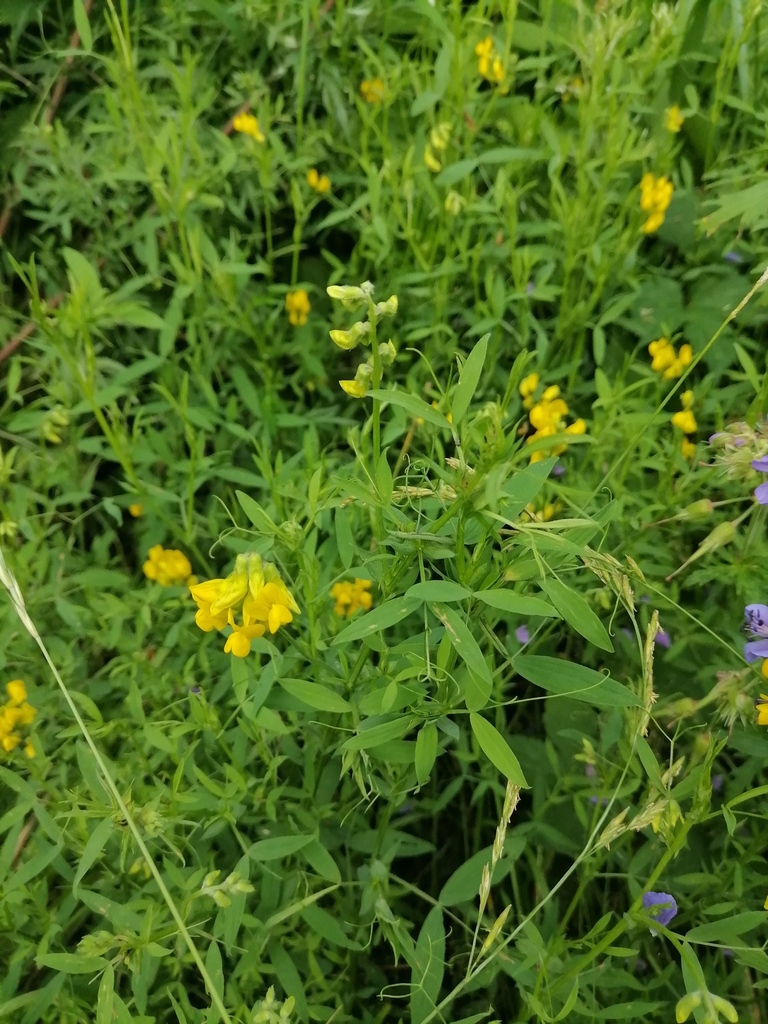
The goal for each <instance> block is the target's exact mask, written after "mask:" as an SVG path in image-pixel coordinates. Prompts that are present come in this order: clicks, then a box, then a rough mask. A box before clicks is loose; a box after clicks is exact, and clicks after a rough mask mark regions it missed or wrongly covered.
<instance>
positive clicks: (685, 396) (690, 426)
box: [672, 391, 698, 458]
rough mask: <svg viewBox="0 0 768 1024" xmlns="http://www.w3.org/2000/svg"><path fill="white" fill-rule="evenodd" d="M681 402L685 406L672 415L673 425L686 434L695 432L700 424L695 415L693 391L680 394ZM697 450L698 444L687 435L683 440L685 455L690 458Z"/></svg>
mask: <svg viewBox="0 0 768 1024" xmlns="http://www.w3.org/2000/svg"><path fill="white" fill-rule="evenodd" d="M680 402H681V403H682V406H683V408H682V409H681V410H680V412H676V413H675V414H674V416H673V417H672V426H673V427H677V429H678V430H682V432H683V433H684V434H695V433H696V430H697V427H698V424H697V423H696V417H695V416H694V415H693V392H692V391H684V392H683V393H682V395H680ZM695 451H696V445H695V444H693V442H692V441H691V440H690V439H689V438H687V437H686V438H685V439H684V440H683V455H685V457H686V458H690V457H691V455H693V453H694V452H695Z"/></svg>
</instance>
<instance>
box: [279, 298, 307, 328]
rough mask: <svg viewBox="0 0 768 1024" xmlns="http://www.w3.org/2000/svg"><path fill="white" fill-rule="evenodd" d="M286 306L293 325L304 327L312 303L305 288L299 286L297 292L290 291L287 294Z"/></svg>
mask: <svg viewBox="0 0 768 1024" xmlns="http://www.w3.org/2000/svg"><path fill="white" fill-rule="evenodd" d="M285 308H286V309H287V310H288V319H289V320H290V322H291V323H292V324H293V326H294V327H303V326H304V324H305V323H306V322H307V317H308V316H309V311H310V309H312V304H311V303H310V301H309V296H308V295H307V293H306V292H305V291H304V289H303V288H297V289H296V291H295V292H288V294H287V295H286V296H285Z"/></svg>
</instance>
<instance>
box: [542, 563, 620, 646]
mask: <svg viewBox="0 0 768 1024" xmlns="http://www.w3.org/2000/svg"><path fill="white" fill-rule="evenodd" d="M542 585H543V588H544V591H545V593H546V595H547V597H548V598H549V599H550V601H551V602H552V604H553V605H554V606H555V608H557V610H558V611H559V612H560V614H561V615H562V617H563V618H564V619H565V621H566V622H567V623H568V625H569V626H572V627H573V628H574V629H575V630H576V632H577V633H580V634H581V635H582V636H583V637H584V639H585V640H589V642H590V643H591V644H594V645H595V647H599V648H600V649H601V650H603V651H612V650H613V643H612V642H611V638H610V637H609V636H608V630H607V629H606V628H605V626H604V625H603V624H602V622H601V621H600V619H599V618H598V617H597V615H596V614H595V613H594V612H593V611H592V609H591V608H590V607H589V605H588V604H587V602H586V601H585V600H584V598H583V597H582V596H581V594H577V593H576V592H575V591H574V590H571V588H570V587H567V586H566V585H565V583H563V582H562V581H561V580H558V579H547V580H544V583H543V584H542Z"/></svg>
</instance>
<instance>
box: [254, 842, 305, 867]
mask: <svg viewBox="0 0 768 1024" xmlns="http://www.w3.org/2000/svg"><path fill="white" fill-rule="evenodd" d="M314 839H315V836H273V837H272V838H271V839H259V841H258V842H256V843H253V845H252V846H251V847H249V849H248V856H249V857H251V858H252V859H253V860H257V861H261V862H264V861H269V860H281V859H282V858H283V857H290V856H292V854H294V853H298V852H299V850H303V849H304V847H305V846H309V844H310V843H311V842H312V841H313V840H314Z"/></svg>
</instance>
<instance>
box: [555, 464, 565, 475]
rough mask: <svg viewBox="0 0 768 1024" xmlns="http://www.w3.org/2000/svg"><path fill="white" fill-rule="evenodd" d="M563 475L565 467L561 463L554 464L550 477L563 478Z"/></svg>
mask: <svg viewBox="0 0 768 1024" xmlns="http://www.w3.org/2000/svg"><path fill="white" fill-rule="evenodd" d="M564 474H565V466H564V465H563V464H562V463H561V462H556V463H555V465H554V466H553V467H552V476H563V475H564Z"/></svg>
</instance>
